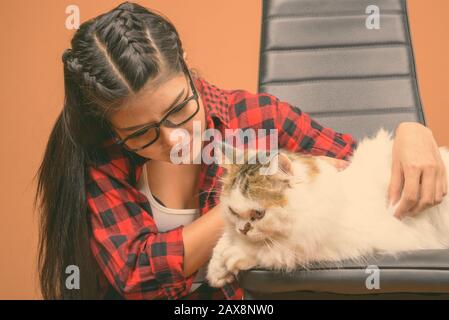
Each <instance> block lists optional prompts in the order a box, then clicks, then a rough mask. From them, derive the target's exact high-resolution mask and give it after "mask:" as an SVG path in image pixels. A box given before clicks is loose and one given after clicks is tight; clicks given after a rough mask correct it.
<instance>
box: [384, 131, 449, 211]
mask: <svg viewBox="0 0 449 320" xmlns="http://www.w3.org/2000/svg"><path fill="white" fill-rule="evenodd" d="M446 175H447V173H446V168H445V166H444V163H443V161H442V159H441V155H440V151H439V149H438V145H437V143H436V141H435V139H434V137H433V134H432V132H431V131H430V129H429V128H427V127H425V126H423V125H422V124H420V123H416V122H403V123H401V124H400V125H399V126H398V127H397V128H396V136H395V140H394V143H393V159H392V168H391V180H390V185H389V190H388V199H389V203H390V204H392V205H395V204H397V207H396V211H395V213H394V215H395V217H396V218H399V219H401V218H403V217H404V216H405V215H412V216H413V215H416V214H417V213H419V212H421V211H423V210H424V209H427V208H430V207H432V206H434V205H437V204H439V203H441V201H442V200H443V198H444V196H446V194H447V188H448V186H447V178H446ZM401 193H402V197H401ZM399 199H400V201H399V202H398V200H399Z"/></svg>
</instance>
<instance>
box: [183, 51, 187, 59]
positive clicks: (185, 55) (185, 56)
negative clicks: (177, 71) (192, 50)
mask: <svg viewBox="0 0 449 320" xmlns="http://www.w3.org/2000/svg"><path fill="white" fill-rule="evenodd" d="M182 58H183V59H184V61H187V52H185V51H184V53H183V54H182Z"/></svg>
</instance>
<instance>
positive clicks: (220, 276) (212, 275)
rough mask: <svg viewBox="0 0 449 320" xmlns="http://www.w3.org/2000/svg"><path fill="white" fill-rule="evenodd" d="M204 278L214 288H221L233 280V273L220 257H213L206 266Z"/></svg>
mask: <svg viewBox="0 0 449 320" xmlns="http://www.w3.org/2000/svg"><path fill="white" fill-rule="evenodd" d="M206 280H207V281H208V282H209V285H210V286H211V287H214V288H221V287H223V286H224V285H225V284H227V283H231V282H233V281H234V280H235V278H234V275H233V274H232V273H230V272H229V271H228V270H227V268H226V265H225V263H224V260H223V259H222V258H215V259H214V258H213V259H211V261H210V262H209V266H208V268H207V274H206Z"/></svg>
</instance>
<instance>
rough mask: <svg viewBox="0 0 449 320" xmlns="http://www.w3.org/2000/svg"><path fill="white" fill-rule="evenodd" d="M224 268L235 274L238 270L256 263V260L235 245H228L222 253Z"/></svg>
mask: <svg viewBox="0 0 449 320" xmlns="http://www.w3.org/2000/svg"><path fill="white" fill-rule="evenodd" d="M222 256H223V260H224V264H225V267H226V270H227V271H228V272H230V273H231V274H233V275H234V276H237V274H238V273H239V271H240V270H248V269H251V268H253V267H255V266H256V265H257V262H256V260H255V259H254V258H253V257H252V256H250V255H248V254H246V253H245V252H243V251H242V250H241V249H239V248H237V247H229V248H227V249H226V250H224V252H223V253H222Z"/></svg>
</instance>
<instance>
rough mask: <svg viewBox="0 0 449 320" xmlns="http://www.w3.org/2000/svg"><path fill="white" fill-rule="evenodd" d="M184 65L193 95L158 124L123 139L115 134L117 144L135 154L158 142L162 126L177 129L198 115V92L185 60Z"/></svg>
mask: <svg viewBox="0 0 449 320" xmlns="http://www.w3.org/2000/svg"><path fill="white" fill-rule="evenodd" d="M181 60H182V59H181ZM182 64H183V68H184V71H185V72H186V73H187V75H188V77H189V82H190V87H191V89H192V93H193V94H192V95H191V96H189V97H188V98H187V99H185V100H184V101H182V102H181V103H179V104H178V105H176V106H174V107H173V108H172V109H170V110H169V111H168V112H167V113H166V114H165V115H164V116H163V117H162V119H161V121H159V122H157V123H151V124H148V125H146V126H144V127H142V128H141V129H139V130H137V131H135V132H133V133H132V134H130V135H128V136H127V137H125V138H123V139H120V138H119V137H118V136H117V135H116V134H115V133H114V135H115V143H117V144H118V145H123V146H125V147H126V148H127V149H128V150H130V151H133V152H136V151H140V150H142V149H145V148H147V147H149V146H150V145H152V144H153V143H155V142H156V140H157V139H158V138H159V136H160V131H161V130H160V127H161V125H162V124H163V125H164V126H166V127H168V128H177V127H180V126H182V125H184V124H185V123H187V122H188V121H190V120H191V119H192V118H193V117H194V116H195V115H196V114H197V113H198V111H199V109H200V104H199V102H198V98H199V97H198V92H197V91H196V88H195V85H194V83H193V80H192V76H191V75H190V72H189V69H188V68H187V65H186V64H185V62H184V60H182ZM192 100H195V105H192V103H190V102H191V101H192Z"/></svg>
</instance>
